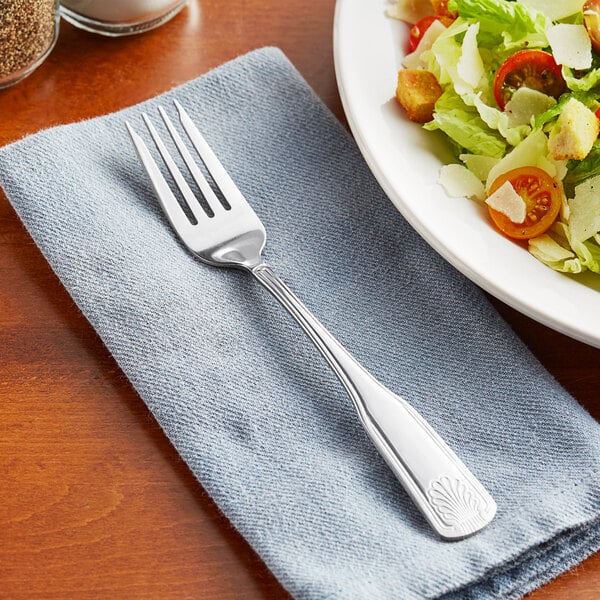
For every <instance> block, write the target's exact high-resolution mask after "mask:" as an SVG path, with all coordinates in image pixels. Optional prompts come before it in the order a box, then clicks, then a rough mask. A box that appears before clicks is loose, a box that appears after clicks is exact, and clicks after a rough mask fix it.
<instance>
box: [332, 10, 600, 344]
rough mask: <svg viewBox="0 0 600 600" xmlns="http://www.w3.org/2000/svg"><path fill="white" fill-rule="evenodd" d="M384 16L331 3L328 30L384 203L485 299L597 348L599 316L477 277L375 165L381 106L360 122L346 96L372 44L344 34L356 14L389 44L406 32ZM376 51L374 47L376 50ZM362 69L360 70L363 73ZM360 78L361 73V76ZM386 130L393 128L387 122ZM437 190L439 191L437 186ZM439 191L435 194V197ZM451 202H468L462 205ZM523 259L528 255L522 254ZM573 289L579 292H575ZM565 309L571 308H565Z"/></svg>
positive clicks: (548, 276)
mask: <svg viewBox="0 0 600 600" xmlns="http://www.w3.org/2000/svg"><path fill="white" fill-rule="evenodd" d="M361 11H362V13H361ZM384 11H385V2H384V1H380V2H373V1H372V0H371V1H369V0H362V1H361V0H358V1H357V0H337V1H336V6H335V11H334V24H333V56H334V69H335V76H336V81H337V86H338V90H339V94H340V98H341V102H342V106H343V109H344V112H345V116H346V119H347V121H348V124H349V127H350V130H351V132H352V134H353V136H354V139H355V141H356V143H357V145H358V147H359V150H360V151H361V153H362V155H363V157H364V159H365V161H366V163H367V165H368V166H369V168H370V170H371V171H372V173H373V175H374V176H375V178H376V179H377V181H378V182H379V184H380V185H381V187H382V188H383V190H384V192H385V193H386V195H387V196H388V198H389V199H390V201H392V203H393V204H394V205H395V206H396V208H397V209H398V210H399V211H400V212H401V214H402V215H403V216H404V217H405V218H406V220H407V221H408V222H409V223H410V225H411V226H412V227H413V228H414V229H415V230H416V231H417V232H418V233H419V235H420V236H421V237H422V238H423V239H424V240H425V241H426V242H427V243H428V244H429V245H430V246H432V247H433V249H434V250H436V252H438V253H439V254H440V255H441V256H442V257H443V258H444V259H445V260H446V261H448V262H449V263H450V264H452V265H453V266H454V267H455V268H456V269H458V270H459V271H460V272H461V273H463V274H464V275H465V276H466V277H467V278H468V279H470V280H471V281H473V282H474V283H475V284H476V285H478V286H479V287H481V288H482V289H484V290H485V291H487V292H488V293H490V294H491V295H492V296H494V297H496V298H498V299H499V300H501V301H502V302H504V303H506V304H507V305H509V306H511V307H512V308H514V309H515V310H517V311H519V312H520V313H522V314H525V315H526V316H528V317H530V318H532V319H534V320H535V321H537V322H539V323H542V324H543V325H545V326H547V327H550V328H551V329H553V330H555V331H558V332H559V333H562V334H565V335H567V336H569V337H571V338H573V339H576V340H578V341H581V342H584V343H586V344H589V345H591V346H594V347H600V310H596V311H595V312H596V313H598V316H596V315H595V314H589V313H590V312H591V311H590V310H589V307H588V310H587V311H585V310H583V311H581V310H579V307H577V310H573V309H574V308H576V306H575V305H576V303H577V302H576V300H577V298H574V299H572V298H569V297H568V296H567V297H561V298H560V299H559V298H556V297H555V298H554V304H551V308H548V307H545V308H544V302H543V300H544V299H543V297H542V295H543V290H542V291H540V292H539V293H531V291H529V292H528V293H519V292H518V291H516V290H515V289H514V286H512V287H511V286H510V285H508V284H507V279H506V276H504V275H503V276H497V275H496V274H492V276H490V275H487V276H486V275H485V274H484V273H482V268H483V266H484V265H483V263H482V262H481V261H479V262H478V261H477V260H475V261H468V260H465V257H464V256H463V255H461V254H460V253H457V249H456V248H455V247H449V246H448V243H446V242H445V241H444V240H442V239H440V238H439V237H436V235H435V232H433V231H432V229H431V227H430V224H428V223H426V222H424V220H423V218H422V215H419V214H417V213H416V212H415V210H414V203H413V204H411V202H410V201H406V198H405V195H406V194H407V191H406V189H407V188H406V186H405V185H404V184H402V185H398V181H397V179H396V180H395V179H394V177H391V176H390V172H389V165H388V164H387V163H388V162H389V161H385V160H381V152H380V151H379V149H378V148H377V142H378V140H377V139H376V135H375V134H374V133H373V132H370V131H367V125H368V123H369V122H370V123H376V124H377V125H378V127H379V128H380V129H381V128H383V127H384V126H385V125H386V123H385V117H384V116H382V115H383V112H384V111H383V106H382V103H381V100H382V99H381V98H377V97H376V94H375V93H373V94H372V96H373V97H372V100H373V106H372V108H371V107H369V108H368V111H369V114H368V115H367V116H365V115H364V114H360V103H358V102H357V101H356V99H355V98H353V97H352V93H351V90H352V87H353V86H355V85H356V82H357V75H356V73H355V71H356V65H357V64H358V65H360V62H361V60H362V56H361V54H360V53H361V52H363V51H365V54H366V55H367V56H369V55H370V54H371V53H372V52H374V50H373V49H372V48H371V49H370V50H369V48H368V47H367V46H366V44H367V42H368V41H371V42H372V40H370V38H369V32H368V30H366V31H365V37H364V38H360V37H359V36H357V35H353V36H352V44H349V43H348V39H347V38H348V36H349V35H350V34H349V32H348V25H347V23H348V22H350V23H352V19H353V18H355V17H356V16H357V15H360V14H362V16H364V15H365V14H366V15H367V17H368V18H367V19H366V20H365V19H361V23H360V25H361V26H368V25H370V24H372V23H373V22H374V21H372V22H371V23H369V19H371V20H372V19H373V18H378V19H381V24H382V25H383V24H384V23H387V27H388V28H389V34H388V38H390V37H391V36H392V29H393V28H394V27H396V28H401V27H406V26H404V25H402V24H401V23H399V22H395V23H394V22H393V20H392V19H389V18H388V17H386V16H385V12H384ZM374 15H376V16H374ZM353 25H354V24H353ZM356 40H358V41H356ZM361 40H362V41H361ZM376 41H377V42H380V41H382V42H386V44H387V46H389V45H390V39H383V38H382V39H379V38H378V39H377V40H376ZM382 46H385V44H383V43H382ZM377 47H379V46H378V45H377ZM389 52H390V56H389V57H388V56H387V55H386V56H384V61H383V62H384V64H388V63H389V62H390V61H391V60H392V56H391V54H394V53H397V56H395V61H396V63H397V64H399V61H400V60H401V50H400V48H399V47H398V48H394V47H393V45H392V47H390V48H389ZM382 53H383V50H382ZM369 67H370V65H369ZM363 68H364V69H366V68H367V67H363ZM373 70H374V71H375V70H376V65H375V66H374V67H373ZM365 73H366V71H365ZM365 73H363V75H364V74H365ZM369 76H370V73H369ZM393 77H394V73H393V72H392V71H390V92H389V94H388V100H389V99H391V98H393V85H394V80H393ZM369 99H370V98H369ZM398 114H399V113H398ZM367 117H368V118H367ZM397 120H398V121H401V120H402V121H404V125H402V126H401V127H403V129H404V130H405V131H408V129H407V128H408V127H410V126H412V125H414V124H409V122H408V121H406V119H401V118H398V119H397ZM388 124H392V125H396V124H394V123H392V122H391V121H390V122H389V123H388ZM425 133H426V132H424V131H423V130H421V129H420V128H419V135H424V134H425ZM388 146H389V144H388ZM396 150H397V149H396ZM440 164H441V163H440ZM436 185H437V184H436ZM437 187H438V188H439V186H437ZM439 191H441V188H439ZM439 191H438V192H437V193H438V194H439ZM442 193H443V192H442ZM457 200H461V201H463V202H470V201H468V200H466V199H457ZM489 227H490V233H491V234H493V236H494V237H497V238H500V239H501V240H502V244H504V246H501V247H503V249H504V250H506V251H507V252H508V253H509V254H510V253H514V251H513V250H512V249H510V247H509V246H507V244H510V242H509V241H508V240H506V239H505V238H503V236H501V235H499V234H497V233H496V232H494V231H493V229H491V226H489ZM492 240H493V238H490V240H488V241H489V242H490V243H492ZM493 245H495V246H498V241H496V242H493ZM519 250H520V251H521V252H523V251H524V252H526V250H524V249H523V248H519ZM527 256H530V255H528V254H527ZM531 259H532V260H533V261H535V263H536V266H535V267H534V268H533V269H531V268H529V267H531V265H529V267H528V268H529V270H533V271H534V272H536V273H537V272H539V273H542V274H543V275H542V277H541V279H542V284H543V283H544V282H546V283H548V282H550V281H554V282H555V283H556V282H560V284H559V285H558V284H557V288H560V289H559V291H564V289H562V288H566V289H567V290H569V291H570V290H576V291H575V296H577V295H579V296H581V297H580V298H579V300H580V301H582V300H583V299H586V300H587V299H588V297H590V298H592V300H590V301H589V302H587V303H584V304H590V305H591V304H592V303H593V300H594V299H595V300H596V303H597V301H598V300H600V296H598V297H597V298H593V297H592V296H590V294H593V295H597V294H598V290H596V289H592V288H590V287H588V286H587V285H585V283H583V282H580V281H573V279H572V278H571V277H570V276H568V275H564V274H561V273H557V272H556V271H553V270H552V269H550V267H547V266H546V265H544V264H543V263H541V262H539V261H537V259H534V258H533V257H531ZM484 262H485V261H484ZM509 266H510V265H506V267H507V268H508V267H509ZM597 277H598V283H599V284H600V276H597ZM546 280H547V281H546ZM542 287H543V286H542ZM579 288H581V289H580V291H579V292H578V291H577V290H578V289H579ZM599 289H600V288H599ZM549 291H550V292H553V291H554V288H553V287H552V286H551V287H550V290H549ZM546 293H548V290H546ZM555 295H560V294H555ZM569 303H570V304H571V306H569ZM598 306H600V305H598ZM569 308H570V309H571V311H570V314H565V312H564V311H568V309H569ZM561 311H563V312H561ZM586 315H587V316H586ZM594 317H596V318H594Z"/></svg>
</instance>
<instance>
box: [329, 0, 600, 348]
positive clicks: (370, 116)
mask: <svg viewBox="0 0 600 600" xmlns="http://www.w3.org/2000/svg"><path fill="white" fill-rule="evenodd" d="M384 11H385V2H384V0H338V2H337V6H336V13H335V26H334V54H335V69H336V76H337V81H338V87H339V90H340V95H341V98H342V103H343V106H344V110H345V112H346V116H347V118H348V122H349V124H350V128H351V129H352V133H353V134H354V137H355V139H356V141H357V143H358V145H359V147H360V149H361V151H362V153H363V155H364V157H365V160H366V161H367V163H368V164H369V167H370V168H371V170H372V171H373V173H374V174H375V177H376V178H377V180H378V181H379V183H380V184H381V186H382V187H383V189H384V190H385V192H386V194H387V195H388V196H389V197H390V199H391V200H392V202H393V203H394V204H395V205H396V207H397V208H398V209H399V210H400V212H401V213H402V214H403V215H404V217H405V218H406V219H407V220H408V221H409V222H410V224H411V225H412V226H413V227H414V228H415V229H416V230H417V231H418V232H419V234H420V235H421V236H422V237H423V238H424V239H425V240H426V241H427V242H428V243H429V244H430V245H431V246H432V247H433V248H435V250H436V251H437V252H439V253H440V254H441V255H442V256H443V257H444V258H445V259H446V260H448V261H449V262H450V263H451V264H452V265H454V266H455V267H456V268H457V269H458V270H460V271H461V272H462V273H464V274H465V275H466V276H467V277H469V278H470V279H471V280H472V281H474V282H475V283H476V284H478V285H479V286H481V287H482V288H483V289H485V290H486V291H488V292H489V293H491V294H492V295H494V296H496V297H497V298H499V299H500V300H502V301H504V302H506V303H507V304H509V305H510V306H512V307H513V308H515V309H517V310H518V311H520V312H522V313H524V314H526V315H528V316H530V317H532V318H533V319H535V320H537V321H539V322H541V323H543V324H545V325H547V326H548V327H551V328H553V329H556V330H557V331H560V332H562V333H564V334H566V335H569V336H571V337H573V338H575V339H578V340H581V341H583V342H586V343H588V344H590V345H592V346H597V347H600V276H598V275H594V274H588V273H585V274H582V275H578V276H570V275H564V274H562V273H557V272H555V271H553V270H552V269H550V268H549V267H546V266H545V265H543V264H542V263H540V262H539V261H537V260H536V259H535V258H533V256H531V255H530V254H529V253H528V252H527V251H526V250H525V249H524V248H523V247H522V246H520V245H518V244H515V243H513V242H511V241H509V240H508V239H506V238H504V237H503V236H501V235H500V234H498V233H497V232H496V231H495V230H494V229H493V228H492V225H491V224H490V222H489V221H488V220H487V215H486V210H485V209H484V208H483V207H482V206H481V205H479V204H478V203H476V202H473V201H471V200H467V199H464V198H449V197H448V196H446V194H445V192H444V191H443V190H442V188H441V187H440V186H439V185H438V184H437V178H438V172H439V168H440V166H441V165H442V164H443V162H444V158H445V156H444V154H445V152H447V150H445V149H444V144H443V143H441V139H440V138H439V137H437V134H433V133H430V132H427V131H424V130H423V129H421V127H420V126H419V125H417V124H415V123H411V122H410V121H408V120H407V119H406V118H405V117H404V114H403V112H402V110H401V109H400V107H399V106H398V105H397V104H396V101H395V100H394V98H393V96H394V91H395V87H396V73H397V71H398V69H399V68H400V64H401V60H402V56H403V51H402V49H403V48H404V47H405V44H406V38H407V33H408V28H407V26H406V25H404V24H403V23H400V22H398V21H394V20H392V19H389V18H387V17H386V16H385V12H384ZM446 158H447V157H446Z"/></svg>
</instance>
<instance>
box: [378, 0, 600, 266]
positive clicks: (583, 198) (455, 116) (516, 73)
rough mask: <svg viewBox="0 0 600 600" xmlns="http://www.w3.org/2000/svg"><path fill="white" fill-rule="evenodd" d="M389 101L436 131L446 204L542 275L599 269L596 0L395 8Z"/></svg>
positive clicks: (419, 3) (414, 0)
mask: <svg viewBox="0 0 600 600" xmlns="http://www.w3.org/2000/svg"><path fill="white" fill-rule="evenodd" d="M388 14H389V15H390V16H392V17H394V18H399V19H401V20H403V21H405V22H407V23H408V24H409V25H410V34H409V40H408V48H407V52H408V53H407V54H406V56H405V59H404V61H403V68H402V69H401V70H400V71H399V72H398V81H397V89H396V98H397V99H398V101H399V102H400V104H401V105H402V107H403V108H404V109H405V111H406V113H407V116H408V118H409V119H411V120H414V121H417V122H419V123H422V124H423V127H424V128H425V129H427V130H429V131H434V130H439V131H441V132H443V133H444V134H445V136H446V138H447V139H448V141H449V144H450V145H451V146H452V148H453V149H454V155H455V157H456V162H455V163H453V164H448V165H445V166H443V167H442V169H441V171H440V180H439V181H440V183H441V184H442V186H443V187H444V188H445V190H446V191H447V193H448V194H449V195H450V196H456V197H470V198H474V199H477V200H479V201H481V202H484V203H485V205H486V208H487V210H488V212H489V215H490V218H491V221H492V222H493V224H494V227H495V228H496V229H497V230H499V231H500V232H501V233H502V234H504V235H505V236H507V237H509V238H512V239H515V240H521V241H523V243H524V244H527V247H528V250H529V251H530V252H531V254H533V255H534V256H535V257H536V258H537V259H539V260H540V261H542V262H543V263H545V264H546V265H548V266H550V267H551V268H553V269H555V270H557V271H562V272H567V273H580V272H582V271H585V270H590V271H594V272H596V273H600V140H599V139H598V134H599V130H600V121H599V117H600V0H396V2H394V4H392V5H391V6H390V9H389V11H388Z"/></svg>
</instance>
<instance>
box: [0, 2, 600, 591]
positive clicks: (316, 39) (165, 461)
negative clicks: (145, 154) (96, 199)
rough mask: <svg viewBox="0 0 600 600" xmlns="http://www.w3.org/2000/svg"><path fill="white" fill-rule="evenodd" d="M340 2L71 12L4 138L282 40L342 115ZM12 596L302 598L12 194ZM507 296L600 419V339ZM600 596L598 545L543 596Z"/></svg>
mask: <svg viewBox="0 0 600 600" xmlns="http://www.w3.org/2000/svg"><path fill="white" fill-rule="evenodd" d="M333 10H334V2H333V0H312V1H310V2H306V1H305V0H288V1H287V2H279V1H277V2H276V1H274V0H230V1H228V2H223V1H222V0H219V1H217V0H202V1H201V2H195V1H194V2H192V3H191V5H190V6H189V8H187V9H186V10H184V11H183V12H182V13H180V14H179V15H178V16H177V17H176V18H175V19H174V20H172V21H171V22H169V23H168V24H166V25H165V26H163V27H162V28H160V29H157V30H155V31H152V32H149V33H147V34H144V35H141V36H137V37H131V38H125V39H108V38H103V37H100V36H95V35H93V34H88V33H84V32H82V31H79V30H76V29H74V28H72V27H71V26H69V25H67V24H64V23H63V25H62V26H61V27H62V28H61V35H60V39H59V42H58V44H57V46H56V48H55V50H54V51H53V53H52V54H51V56H50V58H49V59H48V60H47V61H46V63H45V64H44V65H42V67H40V68H39V69H38V70H37V71H36V72H35V73H34V74H33V75H31V76H30V77H29V78H27V79H26V80H24V81H22V82H21V83H19V84H18V85H16V86H14V87H12V88H9V89H7V90H5V91H1V92H0V145H4V144H6V143H8V142H11V141H13V140H15V139H17V138H19V137H21V136H23V135H25V134H28V133H33V132H35V131H38V130H40V129H42V128H45V127H48V126H51V125H55V124H59V123H68V122H72V121H76V120H79V119H84V118H87V117H92V116H96V115H100V114H104V113H108V112H111V111H114V110H117V109H120V108H122V107H125V106H128V105H131V104H134V103H137V102H139V101H141V100H144V99H146V98H149V97H151V96H154V95H156V94H158V93H159V92H162V91H164V90H167V89H169V88H171V87H172V86H174V85H176V84H179V83H182V82H184V81H187V80H189V79H192V78H194V77H196V76H198V75H201V74H202V73H205V72H206V71H207V70H209V69H210V68H212V67H215V66H217V65H219V64H221V63H222V62H224V61H226V60H228V59H231V58H234V57H236V56H238V55H239V54H241V53H244V52H246V51H248V50H251V49H253V48H257V47H260V46H265V45H276V46H279V47H280V48H282V49H283V51H284V52H285V53H286V54H287V55H288V57H289V58H290V59H291V60H292V62H293V63H295V65H296V66H297V67H298V69H299V70H300V71H301V73H302V74H303V75H304V77H305V78H306V79H307V80H308V82H309V83H310V84H311V85H312V87H313V88H314V89H315V91H316V92H317V94H318V95H319V96H320V97H321V98H322V99H323V100H324V102H325V103H326V104H327V105H328V106H329V107H330V108H331V109H332V110H333V111H334V113H335V114H336V115H338V117H340V118H341V119H343V113H342V108H341V104H340V100H339V97H338V93H337V87H336V83H335V77H334V71H333V59H332V23H333ZM0 249H1V251H0V373H1V376H0V478H1V480H2V484H1V485H0V523H1V526H0V552H1V558H0V598H7V599H8V598H10V599H11V600H18V599H21V598H28V599H29V598H44V599H46V598H102V597H107V598H108V597H109V598H128V599H130V598H142V597H143V598H160V599H161V600H164V599H168V598H200V599H208V598H215V599H219V600H224V599H227V598H231V599H240V598H244V599H258V598H263V599H265V598H266V599H283V598H286V597H288V596H287V594H286V593H285V591H284V590H283V589H282V588H281V586H280V585H279V583H278V582H277V581H276V580H275V579H274V577H273V576H272V575H271V574H270V573H269V571H268V570H267V569H266V568H265V566H264V565H263V564H262V562H261V561H260V559H259V558H258V557H257V556H256V555H255V554H254V553H253V551H252V550H251V549H250V547H249V546H248V544H247V543H246V542H245V541H244V539H242V538H241V537H240V536H239V535H238V534H237V533H236V532H235V531H234V530H233V529H232V527H231V526H230V525H229V524H228V522H227V521H226V520H225V519H224V517H223V516H222V515H221V514H220V512H219V510H218V509H217V508H216V506H215V505H214V504H213V502H212V501H211V500H210V498H208V496H207V495H206V493H205V492H204V491H203V489H202V488H201V487H200V485H199V484H198V483H197V482H196V480H195V479H194V477H193V476H192V475H191V474H190V472H189V471H188V469H187V467H186V465H185V464H184V463H183V462H182V461H181V459H180V458H179V457H178V455H177V454H176V452H175V451H174V450H173V448H172V447H171V446H170V444H169V442H168V441H167V440H166V438H165V437H164V435H163V434H162V432H161V430H160V429H159V427H158V426H157V424H156V423H155V422H154V420H153V418H152V417H151V416H150V414H149V413H148V411H147V409H146V407H145V405H144V404H143V402H142V401H141V400H140V399H139V397H138V396H137V394H136V393H135V391H134V390H133V389H132V387H131V386H130V385H129V383H128V382H127V381H126V380H125V378H124V376H123V374H122V373H121V371H120V370H119V368H118V367H117V365H116V363H115V362H114V360H113V359H112V358H111V356H110V355H109V353H108V352H107V350H106V348H105V347H104V346H103V345H102V343H101V342H100V340H99V339H98V337H97V336H96V334H95V332H94V331H93V329H92V328H91V327H90V325H89V324H88V323H87V321H86V320H85V319H84V318H83V317H82V315H81V314H80V313H79V312H78V310H77V308H76V307H75V306H74V304H73V302H72V301H71V299H70V297H69V296H68V294H67V293H66V292H65V290H64V289H63V288H62V286H61V284H60V283H59V281H58V280H57V278H56V277H55V276H54V274H53V273H52V271H51V270H50V268H49V267H48V265H47V263H46V262H45V260H44V258H43V257H42V256H41V254H40V252H39V250H38V249H37V248H36V246H35V245H34V244H33V242H32V241H31V239H30V238H29V236H28V234H27V233H26V231H25V230H24V229H23V227H22V225H21V224H20V222H19V220H18V218H17V217H16V215H15V213H14V212H13V210H12V208H11V207H10V205H9V204H8V202H7V200H6V198H5V197H4V196H3V195H0ZM495 304H496V305H497V306H498V309H499V310H500V311H501V313H502V314H503V315H504V317H505V318H506V319H507V320H508V321H509V323H510V324H511V325H512V326H513V327H514V329H515V331H516V332H517V333H518V334H519V335H520V336H521V337H522V338H523V340H524V341H525V342H526V343H527V344H528V345H529V347H530V348H531V349H532V351H533V352H534V353H535V354H536V356H537V357H538V358H539V359H540V360H541V361H542V363H543V364H544V365H545V366H546V367H547V368H548V369H549V371H550V372H551V373H552V374H553V375H554V376H555V377H556V378H557V379H558V380H559V381H560V382H561V383H562V384H563V385H564V386H565V387H566V388H567V389H568V390H569V391H570V392H571V393H572V394H573V395H574V396H575V397H576V398H577V399H578V400H579V401H580V402H581V403H582V404H583V405H585V406H586V407H587V408H588V409H589V410H590V411H591V412H592V414H594V416H595V417H596V418H598V417H600V400H599V398H600V392H599V390H600V366H599V365H600V350H597V349H593V348H590V347H588V346H586V345H584V344H581V343H578V342H575V341H573V340H570V339H568V338H566V337H564V336H562V335H560V334H558V333H555V332H553V331H551V330H549V329H546V328H545V327H543V326H541V325H539V324H537V323H534V322H533V321H531V320H529V319H528V318H526V317H524V316H522V315H520V314H517V313H516V312H514V311H513V310H511V309H509V308H507V307H506V306H504V305H502V304H501V303H499V302H495ZM599 597H600V556H599V555H597V556H595V557H592V558H591V559H589V560H587V561H586V562H585V563H583V565H581V566H580V567H578V568H577V569H575V570H573V571H571V572H570V573H567V574H565V575H563V576H562V577H560V578H559V579H557V580H556V581H554V582H552V583H551V584H549V585H547V586H545V587H544V588H543V589H541V590H539V591H537V592H535V593H534V594H532V595H531V598H534V599H535V600H543V599H546V600H549V599H551V598H552V599H559V598H560V599H561V600H563V599H565V598H569V599H570V600H574V599H588V600H591V599H597V598H599Z"/></svg>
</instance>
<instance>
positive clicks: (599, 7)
mask: <svg viewBox="0 0 600 600" xmlns="http://www.w3.org/2000/svg"><path fill="white" fill-rule="evenodd" d="M583 24H584V25H585V28H586V29H587V32H588V35H589V36H590V40H592V46H593V47H594V50H595V51H596V52H599V53H600V0H587V2H585V4H584V5H583Z"/></svg>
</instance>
